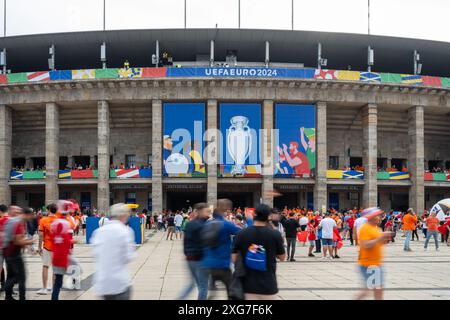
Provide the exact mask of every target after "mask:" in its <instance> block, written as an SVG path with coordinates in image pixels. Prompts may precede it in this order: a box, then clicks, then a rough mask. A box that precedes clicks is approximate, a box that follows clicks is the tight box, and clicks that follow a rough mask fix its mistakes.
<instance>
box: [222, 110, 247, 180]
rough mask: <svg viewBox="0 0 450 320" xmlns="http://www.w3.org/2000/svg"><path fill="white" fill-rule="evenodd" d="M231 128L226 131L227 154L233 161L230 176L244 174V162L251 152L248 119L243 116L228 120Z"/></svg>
mask: <svg viewBox="0 0 450 320" xmlns="http://www.w3.org/2000/svg"><path fill="white" fill-rule="evenodd" d="M230 122H231V126H230V128H229V129H228V136H227V142H228V143H227V145H228V152H229V153H230V155H231V158H232V159H233V161H234V163H235V164H234V167H233V170H232V172H231V173H232V174H244V173H245V161H246V160H247V158H248V156H249V155H250V151H251V150H252V136H251V133H250V127H249V126H248V123H249V119H248V118H247V117H244V116H234V117H232V118H231V119H230Z"/></svg>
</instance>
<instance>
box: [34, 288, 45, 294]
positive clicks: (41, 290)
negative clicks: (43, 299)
mask: <svg viewBox="0 0 450 320" xmlns="http://www.w3.org/2000/svg"><path fill="white" fill-rule="evenodd" d="M36 293H37V294H39V295H44V296H45V295H46V294H47V293H48V292H47V289H45V288H43V289H39V290H38V292H36Z"/></svg>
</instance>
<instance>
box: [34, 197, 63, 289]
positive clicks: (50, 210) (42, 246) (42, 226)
mask: <svg viewBox="0 0 450 320" xmlns="http://www.w3.org/2000/svg"><path fill="white" fill-rule="evenodd" d="M57 211H58V208H57V207H56V204H54V203H51V204H49V205H48V206H47V214H46V216H44V217H42V218H41V220H40V221H39V229H38V230H39V244H38V253H39V255H40V256H41V261H42V288H41V289H39V290H38V291H37V294H40V295H46V294H47V293H48V291H51V286H48V269H49V267H50V266H51V263H52V234H51V224H52V223H53V222H54V221H55V220H56V213H57Z"/></svg>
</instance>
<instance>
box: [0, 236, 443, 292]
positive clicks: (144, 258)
mask: <svg viewBox="0 0 450 320" xmlns="http://www.w3.org/2000/svg"><path fill="white" fill-rule="evenodd" d="M151 233H153V231H151ZM150 235H151V236H150V237H149V240H148V241H147V242H146V243H145V244H144V245H142V246H140V247H139V248H138V251H137V252H138V257H137V259H136V260H134V261H133V262H132V263H131V264H130V266H129V270H130V272H131V274H132V276H133V282H134V285H133V291H132V296H133V299H135V300H147V299H170V300H173V299H177V297H178V295H179V294H180V292H181V290H182V289H183V288H184V286H185V285H186V284H187V283H188V281H189V275H188V271H187V269H186V265H185V261H184V259H183V253H182V241H181V240H174V241H170V240H169V241H166V240H165V236H164V234H163V233H162V232H156V233H154V234H150ZM398 240H399V241H397V242H396V243H393V244H392V243H391V244H389V245H387V246H386V249H385V263H384V269H385V287H386V290H385V299H402V300H403V299H405V300H409V299H420V300H430V299H432V300H450V247H448V246H445V245H443V246H441V248H440V249H441V251H440V252H436V251H435V250H434V249H433V248H429V249H428V251H424V250H423V239H422V238H421V240H420V241H414V242H412V245H411V247H412V250H413V252H404V251H403V250H402V249H403V247H402V244H403V238H401V237H399V238H398ZM79 242H81V243H79V244H77V245H76V246H75V251H74V254H75V256H76V258H77V259H78V261H79V262H80V264H81V266H82V268H83V275H82V290H63V291H62V292H61V299H63V300H76V299H80V300H93V299H94V300H95V299H98V297H97V296H96V294H95V292H94V290H93V288H92V276H93V273H94V271H95V270H94V261H93V258H92V251H91V248H90V246H89V245H86V244H83V243H82V242H83V240H82V239H81V238H80V239H79ZM347 242H348V241H346V242H345V245H344V247H343V248H342V249H341V250H340V253H339V255H340V256H341V259H335V260H332V261H329V260H322V259H321V257H319V256H317V257H314V258H310V257H307V256H306V255H307V247H305V246H303V245H301V244H298V245H297V250H296V257H295V258H296V260H297V261H296V262H282V263H279V264H278V267H277V268H278V269H277V270H278V272H277V275H278V282H279V283H278V285H279V288H280V292H279V297H280V298H281V299H289V300H290V299H300V300H304V299H322V300H334V299H346V300H348V299H353V297H354V296H355V295H356V293H357V292H358V290H359V288H360V284H361V279H360V276H359V272H358V269H357V265H356V258H357V249H356V248H355V247H352V246H350V245H349V244H348V243H347ZM26 268H27V298H28V299H30V300H34V299H36V300H49V299H50V295H47V296H40V295H37V294H36V292H37V290H39V288H40V287H41V263H40V258H39V257H38V256H31V255H27V256H26ZM196 295H197V292H196V290H194V292H192V293H191V295H190V296H189V297H188V298H189V299H196ZM0 298H3V296H1V297H0ZM216 298H217V299H225V298H226V295H225V291H224V288H222V287H220V285H219V290H218V291H217V292H216Z"/></svg>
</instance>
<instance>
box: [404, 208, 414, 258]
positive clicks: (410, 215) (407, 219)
mask: <svg viewBox="0 0 450 320" xmlns="http://www.w3.org/2000/svg"><path fill="white" fill-rule="evenodd" d="M402 222H403V231H405V245H404V246H403V250H405V251H412V250H411V248H410V247H409V243H410V241H411V237H412V233H413V230H414V229H416V223H417V216H416V213H415V212H414V210H413V209H412V208H409V209H408V211H407V212H406V215H405V216H404V217H403V221H402Z"/></svg>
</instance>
